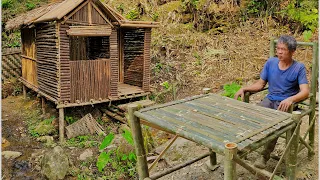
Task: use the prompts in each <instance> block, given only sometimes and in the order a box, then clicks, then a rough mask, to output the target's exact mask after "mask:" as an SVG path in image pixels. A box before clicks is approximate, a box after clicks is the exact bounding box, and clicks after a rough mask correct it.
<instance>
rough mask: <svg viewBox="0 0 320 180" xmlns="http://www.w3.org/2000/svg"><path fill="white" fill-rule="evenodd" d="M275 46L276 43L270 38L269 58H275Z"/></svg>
mask: <svg viewBox="0 0 320 180" xmlns="http://www.w3.org/2000/svg"><path fill="white" fill-rule="evenodd" d="M275 45H276V43H275V42H274V38H271V39H270V52H269V53H270V54H269V57H274V56H275V54H276V53H275Z"/></svg>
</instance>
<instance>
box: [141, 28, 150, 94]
mask: <svg viewBox="0 0 320 180" xmlns="http://www.w3.org/2000/svg"><path fill="white" fill-rule="evenodd" d="M150 46H151V29H150V28H148V29H146V30H145V33H144V56H143V57H144V60H143V83H142V90H144V91H149V90H150V63H151V59H150Z"/></svg>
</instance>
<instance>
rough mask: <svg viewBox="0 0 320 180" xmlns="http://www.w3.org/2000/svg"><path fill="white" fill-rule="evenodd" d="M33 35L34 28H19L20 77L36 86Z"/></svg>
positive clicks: (34, 33) (34, 34) (34, 32)
mask: <svg viewBox="0 0 320 180" xmlns="http://www.w3.org/2000/svg"><path fill="white" fill-rule="evenodd" d="M35 37H36V31H35V28H24V29H22V30H21V39H22V55H21V67H22V78H23V79H24V80H25V81H27V82H28V83H30V84H32V85H34V86H35V87H38V80H37V62H36V45H35Z"/></svg>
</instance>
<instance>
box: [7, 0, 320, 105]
mask: <svg viewBox="0 0 320 180" xmlns="http://www.w3.org/2000/svg"><path fill="white" fill-rule="evenodd" d="M289 2H290V3H289ZM45 3H49V2H48V1H47V0H44V1H43V0H19V1H18V0H5V1H2V7H3V16H2V21H3V23H2V27H3V28H4V26H5V22H6V21H7V20H8V19H10V18H12V17H15V16H16V15H18V14H20V13H24V12H26V11H28V10H31V9H33V8H36V7H38V6H41V5H42V4H45ZM106 3H108V4H110V5H111V6H113V7H114V8H115V9H117V10H118V11H119V12H120V13H122V14H123V15H124V16H125V17H126V18H128V19H131V20H153V21H160V22H161V25H160V27H159V28H155V29H154V30H153V32H152V78H153V79H152V84H153V87H154V92H155V93H154V96H155V98H156V100H157V101H161V102H163V101H168V100H172V99H173V96H175V98H182V97H185V96H188V95H193V94H198V93H200V92H201V89H202V88H203V87H210V88H212V89H213V90H218V89H220V88H221V86H222V85H223V84H225V83H227V82H230V81H240V82H246V81H248V80H250V79H253V78H254V77H257V76H258V74H259V72H260V70H261V68H262V66H263V64H264V62H265V60H266V59H267V57H268V54H269V40H270V38H271V37H278V36H279V35H281V34H290V35H294V36H295V37H296V38H297V39H298V40H299V41H305V40H308V41H314V40H317V37H318V29H317V27H318V24H317V23H318V20H317V17H318V12H317V9H316V7H318V2H317V1H314V0H313V1H306V0H305V1H299V3H295V2H293V1H292V2H291V1H285V0H282V1H272V0H265V1H257V0H246V1H241V2H240V1H222V0H216V1H210V0H180V1H170V0H150V1H146V0H134V1H126V0H122V1H115V0H110V1H108V2H106ZM297 13H298V14H299V15H296V14H297ZM2 40H3V42H2V45H3V47H12V46H13V47H14V46H20V42H19V40H20V34H19V31H16V32H6V31H4V32H2ZM300 51H301V52H300ZM310 52H311V51H310V49H302V50H299V51H298V53H296V59H298V60H302V61H306V62H307V63H308V64H309V66H310V61H311V57H312V56H311V53H310ZM307 67H308V66H307Z"/></svg>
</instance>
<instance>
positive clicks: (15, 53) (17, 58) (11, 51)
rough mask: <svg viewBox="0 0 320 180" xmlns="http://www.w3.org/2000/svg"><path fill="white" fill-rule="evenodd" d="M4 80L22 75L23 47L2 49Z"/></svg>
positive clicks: (2, 73)
mask: <svg viewBox="0 0 320 180" xmlns="http://www.w3.org/2000/svg"><path fill="white" fill-rule="evenodd" d="M1 65H2V71H1V75H2V81H5V80H6V79H10V78H12V77H20V76H21V48H7V49H3V51H2V60H1Z"/></svg>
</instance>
